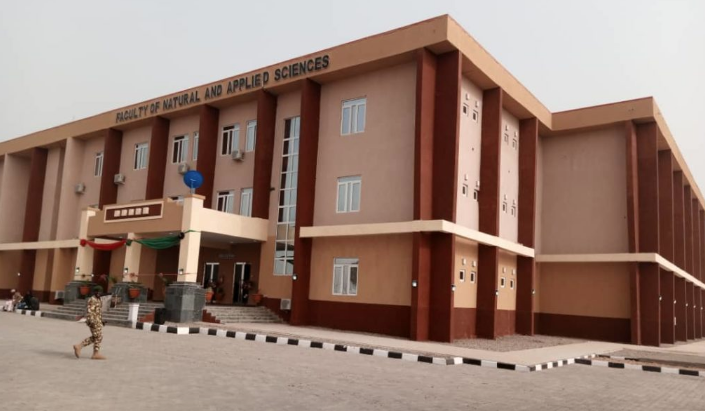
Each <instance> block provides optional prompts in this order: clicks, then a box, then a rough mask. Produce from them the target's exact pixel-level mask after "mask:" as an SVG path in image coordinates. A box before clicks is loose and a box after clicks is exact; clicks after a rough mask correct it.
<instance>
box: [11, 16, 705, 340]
mask: <svg viewBox="0 0 705 411" xmlns="http://www.w3.org/2000/svg"><path fill="white" fill-rule="evenodd" d="M0 155H1V156H2V157H1V159H0V215H2V216H3V218H2V219H1V220H0V289H1V290H2V293H4V294H7V293H8V291H9V289H10V288H13V287H19V288H20V289H21V290H27V289H28V288H32V290H34V292H35V293H36V294H38V295H40V296H41V299H42V300H44V301H47V300H48V301H52V300H53V299H54V298H55V297H56V292H57V291H62V290H65V295H64V297H65V298H66V299H71V298H75V293H76V286H77V285H78V283H77V281H81V280H84V281H88V280H90V281H94V282H102V283H103V284H105V285H106V286H107V285H108V284H107V278H106V277H105V276H104V275H103V274H109V276H110V277H114V278H115V281H116V282H117V284H116V285H115V286H114V287H116V288H115V289H117V290H119V289H121V287H126V286H127V285H129V284H125V283H129V282H133V281H135V280H139V282H140V283H141V284H142V287H143V288H146V289H148V294H145V293H143V297H142V298H144V297H149V298H151V299H154V300H163V299H166V306H167V309H168V311H169V314H168V316H169V317H170V318H171V319H173V320H176V321H188V320H191V319H194V318H198V317H199V316H200V313H201V309H202V306H203V301H204V299H203V293H204V290H203V288H202V285H204V284H207V283H209V282H210V281H211V280H216V282H217V283H218V286H217V287H216V291H219V292H220V294H221V295H220V296H219V297H220V299H221V302H224V303H231V302H232V303H243V302H245V301H243V293H244V292H245V290H243V287H242V286H243V284H245V283H246V282H247V281H248V280H249V281H251V282H252V284H253V288H252V289H251V290H250V292H249V300H250V303H251V302H252V299H253V294H257V293H256V291H257V290H259V291H260V294H262V295H263V304H264V305H266V306H267V307H269V308H271V309H272V310H274V311H275V312H277V313H278V314H279V315H281V316H282V317H283V318H285V319H286V320H287V321H290V322H291V323H292V324H311V325H317V326H324V327H334V328H339V329H347V330H359V331H367V332H378V333H384V334H391V335H397V336H401V337H408V338H412V339H416V340H427V339H430V340H437V341H450V340H453V339H457V338H466V337H473V336H479V337H488V338H494V337H497V336H501V335H506V334H512V333H521V334H533V333H543V334H553V335H567V336H575V337H584V338H594V339H602V340H610V341H624V342H633V343H637V344H648V345H659V344H660V343H672V342H674V341H676V340H686V339H695V338H701V337H702V334H703V329H702V328H703V327H702V322H703V321H702V317H703V316H702V313H703V304H705V302H704V301H703V288H705V284H704V283H703V275H705V272H704V271H705V211H704V210H703V206H704V205H705V201H704V198H703V195H702V193H701V192H700V190H699V189H698V187H697V184H696V183H695V180H694V178H693V176H692V174H691V173H690V171H689V169H688V166H687V164H686V163H685V162H684V160H683V157H682V155H681V153H680V152H679V150H678V147H677V146H676V144H675V141H674V138H673V136H672V135H671V133H670V131H669V129H668V126H667V125H666V122H665V120H664V119H663V117H662V116H661V114H660V111H659V109H658V106H657V105H656V103H655V102H654V100H653V99H652V98H643V99H638V100H632V101H625V102H619V103H614V104H609V105H604V106H596V107H588V108H583V109H578V110H571V111H566V112H559V113H552V112H550V111H549V110H548V109H546V107H544V106H543V105H542V104H541V102H539V101H538V100H537V99H536V98H535V97H534V96H533V95H532V94H531V93H530V92H529V91H528V90H527V89H526V88H524V87H523V86H522V85H521V84H520V83H519V82H518V81H517V80H516V79H515V78H514V77H512V76H511V74H509V73H508V72H507V71H506V70H505V69H504V68H503V67H502V66H501V65H500V64H499V63H497V61H495V60H494V59H493V58H492V57H491V56H490V55H489V54H488V53H487V52H486V51H485V50H484V49H482V47H480V45H479V44H478V43H476V42H475V41H474V40H473V39H472V38H471V37H470V36H469V35H468V34H467V33H466V32H465V31H464V30H463V29H462V28H461V27H460V26H459V25H458V24H457V23H456V22H455V21H454V20H453V19H452V18H450V17H448V16H441V17H437V18H433V19H430V20H427V21H423V22H420V23H417V24H413V25H410V26H407V27H402V28H400V29H397V30H393V31H390V32H387V33H383V34H380V35H376V36H372V37H368V38H364V39H361V40H358V41H354V42H351V43H347V44H343V45H341V46H337V47H334V48H331V49H327V50H323V51H320V52H317V53H313V54H310V55H307V56H302V57H300V58H296V59H293V60H290V61H286V62H282V63H279V64H275V65H273V66H269V67H265V68H262V69H259V70H255V71H253V72H250V73H245V74H242V75H238V76H235V77H232V78H228V79H225V80H221V81H218V82H214V83H211V84H206V85H203V86H199V87H195V88H193V89H189V90H186V91H182V92H179V93H175V94H171V95H167V96H163V97H159V98H155V99H153V100H150V101H146V102H142V103H138V104H135V105H133V106H129V107H126V108H121V109H118V110H114V111H111V112H107V113H103V114H100V115H97V116H94V117H90V118H86V119H83V120H79V121H75V122H72V123H68V124H65V125H62V126H58V127H55V128H52V129H49V130H45V131H41V132H37V133H34V134H30V135H27V136H24V137H20V138H17V139H14V140H9V141H5V142H3V143H0ZM188 169H192V170H193V169H197V170H198V171H199V172H200V173H201V174H202V176H203V180H204V181H203V184H202V185H201V186H200V187H199V188H197V189H196V190H195V194H193V195H192V194H190V192H189V188H188V187H186V186H185V185H184V184H183V182H182V178H183V173H184V172H186V171H187V170H188ZM179 237H181V238H179ZM126 242H129V243H131V244H130V245H129V246H128V245H127V243H126ZM168 245H172V247H167V246H168ZM93 247H97V249H96V248H93ZM160 274H163V276H161V275H160ZM92 275H93V276H92ZM218 279H222V280H220V281H217V280H218ZM162 280H165V281H166V282H169V281H175V282H174V283H172V284H170V285H169V286H168V287H167V286H166V284H165V281H162ZM289 302H290V309H289V307H288V306H289V304H288V303H289Z"/></svg>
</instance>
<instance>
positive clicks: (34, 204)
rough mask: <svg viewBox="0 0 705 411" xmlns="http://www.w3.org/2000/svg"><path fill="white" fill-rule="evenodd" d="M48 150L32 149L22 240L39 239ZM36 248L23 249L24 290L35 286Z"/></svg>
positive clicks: (20, 283) (20, 287)
mask: <svg viewBox="0 0 705 411" xmlns="http://www.w3.org/2000/svg"><path fill="white" fill-rule="evenodd" d="M47 155H48V151H47V149H45V148H38V147H35V148H33V149H32V153H31V157H30V163H29V183H28V187H27V198H26V199H25V213H24V226H23V230H22V242H34V241H37V240H38V239H39V225H40V222H41V219H42V196H43V195H44V177H45V174H46V167H47ZM36 258H37V251H36V250H23V251H22V257H21V261H20V279H19V289H20V290H23V292H25V291H27V290H31V289H32V288H33V286H34V266H35V261H36Z"/></svg>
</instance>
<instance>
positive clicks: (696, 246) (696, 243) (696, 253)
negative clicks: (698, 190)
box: [691, 193, 702, 280]
mask: <svg viewBox="0 0 705 411" xmlns="http://www.w3.org/2000/svg"><path fill="white" fill-rule="evenodd" d="M692 201H693V205H692V206H691V210H692V213H693V272H692V273H691V274H692V275H693V277H695V278H697V279H698V280H700V279H701V278H702V272H701V268H700V255H701V246H702V245H701V243H700V201H699V200H698V197H697V196H696V195H695V193H693V200H692Z"/></svg>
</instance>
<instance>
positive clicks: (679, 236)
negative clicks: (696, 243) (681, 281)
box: [673, 171, 685, 270]
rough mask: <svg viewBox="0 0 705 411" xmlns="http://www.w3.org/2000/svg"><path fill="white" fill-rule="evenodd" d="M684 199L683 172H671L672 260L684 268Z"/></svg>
mask: <svg viewBox="0 0 705 411" xmlns="http://www.w3.org/2000/svg"><path fill="white" fill-rule="evenodd" d="M684 202H685V199H684V190H683V172H682V171H675V172H674V173H673V234H674V236H673V245H674V257H673V262H674V263H675V264H676V265H677V266H678V267H680V268H681V269H683V270H685V204H684Z"/></svg>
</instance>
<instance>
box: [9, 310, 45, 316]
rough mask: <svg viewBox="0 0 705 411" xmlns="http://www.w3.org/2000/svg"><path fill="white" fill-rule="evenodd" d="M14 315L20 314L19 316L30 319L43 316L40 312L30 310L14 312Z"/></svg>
mask: <svg viewBox="0 0 705 411" xmlns="http://www.w3.org/2000/svg"><path fill="white" fill-rule="evenodd" d="M15 314H20V315H29V316H32V317H42V316H44V313H43V312H41V311H32V310H15Z"/></svg>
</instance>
